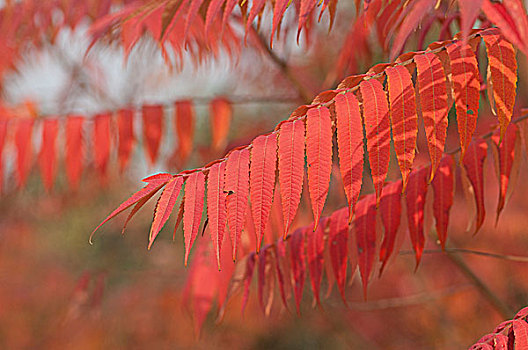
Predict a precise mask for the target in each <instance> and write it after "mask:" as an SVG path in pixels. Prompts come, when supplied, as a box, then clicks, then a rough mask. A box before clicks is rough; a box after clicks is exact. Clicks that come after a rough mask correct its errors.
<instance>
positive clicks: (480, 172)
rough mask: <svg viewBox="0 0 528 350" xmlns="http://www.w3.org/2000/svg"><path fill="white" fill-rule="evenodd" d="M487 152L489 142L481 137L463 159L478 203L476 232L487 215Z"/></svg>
mask: <svg viewBox="0 0 528 350" xmlns="http://www.w3.org/2000/svg"><path fill="white" fill-rule="evenodd" d="M487 154H488V144H487V143H486V141H485V140H482V139H479V140H475V141H473V142H472V143H471V144H470V145H469V147H468V152H467V155H466V157H465V158H464V160H463V164H464V169H465V170H466V173H467V176H468V178H469V181H470V182H471V186H472V187H473V192H474V195H475V203H476V205H477V222H476V226H475V232H474V234H476V233H477V232H478V230H479V229H480V227H481V226H482V223H483V222H484V217H485V216H486V208H485V207H484V160H485V159H486V156H487Z"/></svg>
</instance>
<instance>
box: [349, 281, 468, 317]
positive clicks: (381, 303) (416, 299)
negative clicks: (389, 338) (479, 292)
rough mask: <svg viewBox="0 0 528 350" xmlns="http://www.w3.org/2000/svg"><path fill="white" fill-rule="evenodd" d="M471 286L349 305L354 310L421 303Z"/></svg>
mask: <svg viewBox="0 0 528 350" xmlns="http://www.w3.org/2000/svg"><path fill="white" fill-rule="evenodd" d="M469 287H471V284H469V283H466V284H461V285H455V286H451V287H448V288H445V289H441V290H437V291H426V292H422V293H417V294H414V295H408V296H403V297H398V298H387V299H379V300H374V301H367V302H349V303H348V306H349V307H350V308H351V309H353V310H358V311H374V310H385V309H392V308H398V307H407V306H412V305H419V304H424V303H427V302H430V301H432V300H435V299H439V298H444V297H447V296H450V295H453V294H456V293H459V292H461V291H465V290H467V289H469Z"/></svg>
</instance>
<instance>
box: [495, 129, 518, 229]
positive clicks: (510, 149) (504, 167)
mask: <svg viewBox="0 0 528 350" xmlns="http://www.w3.org/2000/svg"><path fill="white" fill-rule="evenodd" d="M517 131H518V128H517V125H515V124H510V125H509V126H508V127H507V129H506V133H505V134H504V137H503V138H502V142H501V137H502V135H501V133H500V132H497V131H496V132H495V133H493V135H492V136H491V140H492V141H493V145H494V146H495V147H496V150H497V151H498V152H497V154H498V163H497V164H496V165H497V174H498V176H499V202H498V204H497V220H496V221H498V220H499V215H500V213H501V211H502V209H503V208H504V204H505V202H506V193H507V192H508V184H509V182H510V174H511V171H512V166H513V161H514V159H515V146H516V143H517Z"/></svg>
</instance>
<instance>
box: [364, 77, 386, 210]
mask: <svg viewBox="0 0 528 350" xmlns="http://www.w3.org/2000/svg"><path fill="white" fill-rule="evenodd" d="M359 88H360V90H361V95H362V97H363V119H364V123H365V131H366V135H367V150H368V153H369V162H370V171H371V174H372V181H373V182H374V188H375V189H376V203H378V204H379V200H380V198H381V191H382V189H383V183H384V182H385V178H386V177H387V171H388V169H389V159H390V125H389V105H388V103H387V96H386V95H385V91H384V90H383V86H382V85H381V83H380V82H379V81H378V80H376V79H371V80H367V81H363V82H361V84H360V85H359Z"/></svg>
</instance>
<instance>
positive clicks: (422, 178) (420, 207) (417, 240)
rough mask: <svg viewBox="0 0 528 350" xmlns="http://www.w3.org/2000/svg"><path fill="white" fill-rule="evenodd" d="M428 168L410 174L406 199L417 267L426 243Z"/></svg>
mask: <svg viewBox="0 0 528 350" xmlns="http://www.w3.org/2000/svg"><path fill="white" fill-rule="evenodd" d="M427 170H428V168H421V169H418V170H415V171H413V172H412V173H411V175H410V176H409V185H408V186H407V194H406V196H405V201H406V203H407V222H408V225H409V234H410V237H411V243H412V246H413V249H414V252H415V254H416V268H418V264H419V263H420V259H421V258H422V252H423V248H424V244H425V237H424V206H425V196H426V194H427Z"/></svg>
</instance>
